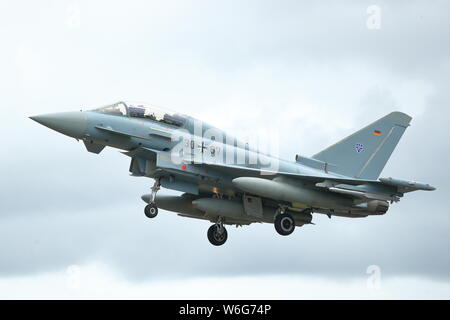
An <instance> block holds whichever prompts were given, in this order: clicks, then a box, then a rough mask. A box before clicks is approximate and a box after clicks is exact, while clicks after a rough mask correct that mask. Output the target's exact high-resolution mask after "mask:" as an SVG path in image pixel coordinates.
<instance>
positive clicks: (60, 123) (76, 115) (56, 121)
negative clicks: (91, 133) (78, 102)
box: [30, 111, 87, 138]
mask: <svg viewBox="0 0 450 320" xmlns="http://www.w3.org/2000/svg"><path fill="white" fill-rule="evenodd" d="M30 119H32V120H34V121H36V122H38V123H40V124H42V125H44V126H46V127H48V128H50V129H53V130H55V131H58V132H60V133H62V134H65V135H67V136H69V137H73V138H82V137H83V135H84V134H85V133H86V128H87V119H86V114H85V113H84V112H82V111H76V112H58V113H49V114H42V115H37V116H32V117H30Z"/></svg>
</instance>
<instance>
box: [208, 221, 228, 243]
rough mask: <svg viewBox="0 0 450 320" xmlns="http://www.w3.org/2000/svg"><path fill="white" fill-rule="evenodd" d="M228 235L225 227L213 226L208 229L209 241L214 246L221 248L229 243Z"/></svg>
mask: <svg viewBox="0 0 450 320" xmlns="http://www.w3.org/2000/svg"><path fill="white" fill-rule="evenodd" d="M227 238H228V233H227V229H225V227H224V226H221V225H218V224H213V225H212V226H211V227H209V229H208V240H209V242H211V244H212V245H215V246H221V245H223V244H224V243H225V241H227Z"/></svg>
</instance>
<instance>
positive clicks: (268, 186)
mask: <svg viewBox="0 0 450 320" xmlns="http://www.w3.org/2000/svg"><path fill="white" fill-rule="evenodd" d="M232 182H233V185H235V186H236V187H237V188H238V189H240V190H242V191H244V192H247V193H251V194H255V195H258V196H260V197H265V198H270V199H274V200H277V201H287V202H299V203H303V204H305V205H307V206H310V207H320V208H330V209H334V208H349V207H352V206H353V201H352V200H351V199H350V198H344V197H342V196H338V195H336V194H332V193H331V192H327V191H321V190H315V189H311V188H305V187H303V186H302V185H301V184H299V183H296V182H292V181H289V180H287V179H282V178H281V177H276V178H274V179H273V180H269V179H263V178H254V177H240V178H235V179H233V181H232Z"/></svg>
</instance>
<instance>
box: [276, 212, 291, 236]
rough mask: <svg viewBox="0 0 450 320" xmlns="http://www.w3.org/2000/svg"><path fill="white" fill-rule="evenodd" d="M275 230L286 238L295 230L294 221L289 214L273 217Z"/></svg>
mask: <svg viewBox="0 0 450 320" xmlns="http://www.w3.org/2000/svg"><path fill="white" fill-rule="evenodd" d="M273 224H274V225H275V230H277V232H278V233H279V234H281V235H282V236H288V235H290V234H291V233H292V232H294V230H295V221H294V219H293V218H292V216H291V215H290V214H289V213H282V214H279V215H277V216H276V217H275V221H274V223H273Z"/></svg>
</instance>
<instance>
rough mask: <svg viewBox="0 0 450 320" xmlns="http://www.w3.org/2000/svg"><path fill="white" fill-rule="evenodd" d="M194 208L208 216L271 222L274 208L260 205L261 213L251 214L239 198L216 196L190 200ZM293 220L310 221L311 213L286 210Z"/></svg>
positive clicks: (297, 224) (299, 222)
mask: <svg viewBox="0 0 450 320" xmlns="http://www.w3.org/2000/svg"><path fill="white" fill-rule="evenodd" d="M192 204H193V206H194V207H195V208H197V209H199V210H201V211H204V212H205V213H206V214H207V215H208V216H222V217H226V218H231V219H238V220H247V221H249V222H260V221H262V222H267V223H273V221H274V217H275V213H276V208H270V207H267V206H262V212H261V215H258V216H253V215H249V214H247V212H246V211H245V208H244V205H243V203H242V201H240V200H227V199H217V198H200V199H196V200H194V201H192ZM288 213H289V214H291V215H292V218H294V220H295V225H296V226H302V225H304V224H307V223H311V220H312V215H311V214H310V213H307V212H297V211H291V210H289V211H288Z"/></svg>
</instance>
